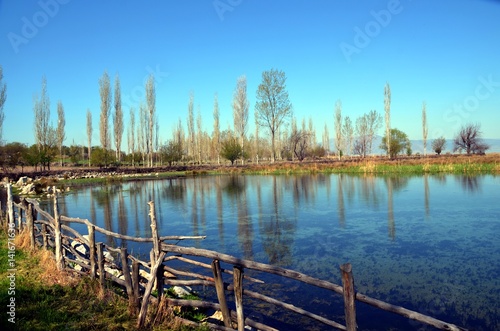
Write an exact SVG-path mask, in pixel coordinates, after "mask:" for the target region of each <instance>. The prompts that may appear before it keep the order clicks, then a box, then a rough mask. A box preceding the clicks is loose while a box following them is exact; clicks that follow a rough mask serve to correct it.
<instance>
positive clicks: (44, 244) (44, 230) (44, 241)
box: [42, 223, 48, 249]
mask: <svg viewBox="0 0 500 331" xmlns="http://www.w3.org/2000/svg"><path fill="white" fill-rule="evenodd" d="M47 241H48V240H47V225H46V224H44V223H42V247H43V248H44V249H47Z"/></svg>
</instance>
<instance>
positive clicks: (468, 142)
mask: <svg viewBox="0 0 500 331" xmlns="http://www.w3.org/2000/svg"><path fill="white" fill-rule="evenodd" d="M481 136H482V132H481V125H480V124H479V123H476V124H467V125H464V126H462V128H461V129H460V131H459V132H458V133H457V135H456V136H455V139H454V140H453V151H454V152H456V151H459V152H461V151H466V153H467V154H471V153H473V154H483V153H484V152H485V151H486V150H487V149H489V148H490V146H489V145H488V144H486V143H485V142H483V139H482V137H481Z"/></svg>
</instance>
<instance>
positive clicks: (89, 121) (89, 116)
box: [87, 109, 92, 167]
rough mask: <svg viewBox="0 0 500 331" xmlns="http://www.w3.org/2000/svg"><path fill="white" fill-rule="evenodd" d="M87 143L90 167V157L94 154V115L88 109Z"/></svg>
mask: <svg viewBox="0 0 500 331" xmlns="http://www.w3.org/2000/svg"><path fill="white" fill-rule="evenodd" d="M87 143H88V144H87V148H88V149H87V154H88V158H89V167H90V155H91V153H92V113H91V112H90V109H87Z"/></svg>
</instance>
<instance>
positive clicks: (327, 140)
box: [322, 123, 330, 152]
mask: <svg viewBox="0 0 500 331" xmlns="http://www.w3.org/2000/svg"><path fill="white" fill-rule="evenodd" d="M322 145H323V148H324V149H325V151H326V152H328V151H329V150H330V133H329V132H328V125H327V124H326V123H325V129H324V131H323V143H322Z"/></svg>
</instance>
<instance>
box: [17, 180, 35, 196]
mask: <svg viewBox="0 0 500 331" xmlns="http://www.w3.org/2000/svg"><path fill="white" fill-rule="evenodd" d="M20 194H21V195H28V194H36V189H35V184H33V183H30V184H28V185H26V186H23V189H22V190H21V193H20Z"/></svg>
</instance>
